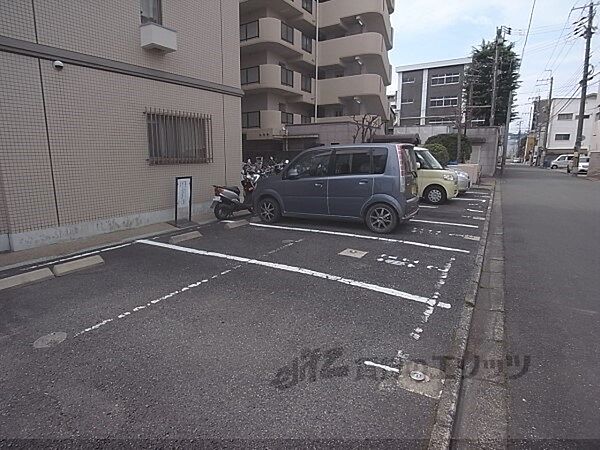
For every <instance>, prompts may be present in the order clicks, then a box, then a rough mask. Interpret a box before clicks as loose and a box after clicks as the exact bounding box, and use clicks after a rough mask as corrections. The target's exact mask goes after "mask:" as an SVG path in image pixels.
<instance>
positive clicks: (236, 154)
mask: <svg viewBox="0 0 600 450" xmlns="http://www.w3.org/2000/svg"><path fill="white" fill-rule="evenodd" d="M33 4H34V5H35V17H36V19H37V29H38V38H39V43H40V44H44V45H49V46H56V47H61V48H64V49H68V50H73V51H77V52H81V53H85V54H89V55H94V56H100V57H104V58H109V59H113V60H118V61H122V62H126V63H129V64H135V65H140V66H145V67H150V68H154V69H159V70H164V71H167V72H170V73H176V74H180V75H186V76H190V77H194V78H196V79H199V80H205V81H211V82H215V83H221V84H224V85H226V86H231V87H234V88H239V27H238V7H239V2H238V1H237V0H219V1H218V2H217V1H213V0H202V1H198V0H177V1H171V0H169V1H163V8H164V9H163V17H164V25H165V26H167V27H172V28H174V29H175V30H177V33H178V50H177V51H176V52H173V53H171V54H164V53H161V52H158V51H148V50H144V49H142V48H141V47H140V37H139V23H140V17H139V0H127V1H125V0H110V1H108V0H107V1H103V2H88V1H85V0H73V1H68V2H66V1H59V0H44V1H42V0H33ZM221 14H222V15H221ZM221 17H222V18H223V23H222V22H221ZM33 24H34V22H33V9H32V1H30V0H11V1H10V2H3V1H0V35H3V36H8V37H12V38H17V39H23V40H29V41H33V42H35V33H34V27H33ZM222 55H223V57H222ZM0 64H1V67H2V76H1V77H0V92H2V95H1V96H0V187H3V189H1V190H0V197H1V198H0V215H1V217H0V239H2V236H3V235H4V236H5V235H6V233H10V235H11V239H13V240H14V242H12V244H13V250H15V249H17V248H15V242H16V245H17V246H20V248H26V247H31V246H36V245H42V244H46V243H50V242H56V241H60V240H65V239H69V238H70V237H71V238H72V237H81V236H84V235H91V234H97V233H101V232H106V231H112V230H114V229H119V228H127V227H135V226H140V225H144V224H146V223H152V222H156V221H160V220H170V219H172V209H173V206H174V205H173V203H174V196H175V192H174V190H175V187H174V184H175V177H177V176H188V175H189V176H192V177H193V202H194V204H195V210H196V211H198V210H201V209H203V208H204V209H205V208H206V207H207V205H208V203H207V202H208V201H209V200H210V198H211V196H212V187H211V184H217V183H225V182H227V183H237V182H238V181H239V170H240V166H241V121H240V118H241V100H240V98H239V97H236V96H232V95H223V94H219V93H213V92H210V91H206V90H201V89H195V88H190V87H183V86H180V85H176V84H171V83H165V82H160V81H154V80H149V79H146V78H139V77H135V76H130V75H122V74H118V73H115V72H110V71H101V70H96V69H92V68H86V67H81V66H77V65H72V64H65V67H64V69H62V70H61V71H57V70H55V69H54V68H53V65H52V61H49V60H41V61H38V59H36V58H32V57H28V56H22V55H16V54H9V53H4V52H0ZM42 91H43V95H42ZM147 107H154V108H161V109H170V110H173V111H182V112H190V113H201V114H210V115H211V117H212V132H213V142H212V146H213V157H214V160H213V162H212V163H209V164H181V165H162V166H151V165H149V164H148V162H147V158H148V142H147V131H146V127H147V126H146V117H145V115H144V110H145V108H147ZM44 109H45V110H46V115H44ZM46 122H47V123H46ZM46 128H47V131H48V132H46ZM3 208H4V209H5V212H3ZM15 236H17V237H18V239H17V238H15ZM15 239H16V240H15ZM0 246H1V243H0ZM0 250H2V248H0Z"/></svg>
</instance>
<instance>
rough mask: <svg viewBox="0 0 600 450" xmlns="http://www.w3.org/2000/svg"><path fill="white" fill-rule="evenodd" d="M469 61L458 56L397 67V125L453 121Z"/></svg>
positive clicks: (441, 123) (450, 122) (445, 123)
mask: <svg viewBox="0 0 600 450" xmlns="http://www.w3.org/2000/svg"><path fill="white" fill-rule="evenodd" d="M470 63H471V58H460V59H450V60H445V61H434V62H429V63H423V64H414V65H409V66H400V67H397V68H396V72H397V74H398V92H397V95H396V98H397V114H398V118H397V121H396V125H397V126H401V127H404V126H416V125H449V124H453V123H454V122H455V121H456V116H457V107H458V105H459V102H461V100H462V95H463V83H464V77H465V69H466V67H467V65H469V64H470Z"/></svg>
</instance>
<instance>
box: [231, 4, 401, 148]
mask: <svg viewBox="0 0 600 450" xmlns="http://www.w3.org/2000/svg"><path fill="white" fill-rule="evenodd" d="M393 10H394V1H393V0H361V1H360V2H359V1H348V0H321V1H319V2H317V1H314V0H268V1H267V0H240V48H241V82H242V88H243V90H244V93H245V96H244V98H243V100H242V127H243V146H244V154H245V156H255V155H259V154H261V155H269V154H274V153H278V152H280V151H282V150H285V149H302V148H307V147H310V146H312V145H316V144H319V143H330V141H337V142H340V143H343V142H346V141H348V139H350V138H349V136H348V131H347V130H348V129H349V128H351V127H350V126H349V125H348V124H349V123H350V122H351V121H352V116H355V117H356V116H362V115H365V114H373V115H378V116H380V117H382V119H383V120H384V121H385V120H388V119H389V114H390V111H389V104H388V100H387V96H386V86H388V85H389V84H390V82H391V66H390V64H389V60H388V55H387V52H388V51H389V50H390V49H391V48H392V40H393V34H392V33H393V30H392V27H391V23H390V14H391V12H393ZM315 113H316V114H315ZM315 116H316V117H315ZM344 130H345V131H344Z"/></svg>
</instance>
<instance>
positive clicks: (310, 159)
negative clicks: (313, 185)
mask: <svg viewBox="0 0 600 450" xmlns="http://www.w3.org/2000/svg"><path fill="white" fill-rule="evenodd" d="M330 157H331V150H324V151H316V152H309V153H307V154H305V155H302V156H301V157H300V158H298V159H297V160H296V161H294V162H292V164H291V165H290V167H289V169H288V171H287V175H288V177H290V178H295V179H297V178H310V177H324V176H327V174H328V172H329V160H330Z"/></svg>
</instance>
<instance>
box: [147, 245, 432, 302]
mask: <svg viewBox="0 0 600 450" xmlns="http://www.w3.org/2000/svg"><path fill="white" fill-rule="evenodd" d="M136 242H138V243H140V244H147V245H153V246H155V247H163V248H168V249H170V250H176V251H179V252H184V253H192V254H195V255H201V256H211V257H214V258H221V259H228V260H230V261H237V262H241V263H245V264H254V265H257V266H262V267H268V268H270V269H277V270H284V271H286V272H293V273H299V274H302V275H309V276H311V277H316V278H321V279H324V280H330V281H336V282H338V283H342V284H347V285H350V286H354V287H358V288H361V289H367V290H369V291H373V292H379V293H380V294H386V295H390V296H392V297H396V298H403V299H405V300H410V301H413V302H417V303H427V302H428V301H429V299H428V298H427V297H422V296H420V295H414V294H409V293H407V292H402V291H399V290H397V289H393V288H387V287H383V286H378V285H376V284H371V283H365V282H362V281H356V280H351V279H349V278H343V277H340V276H337V275H331V274H328V273H324V272H317V271H315V270H310V269H305V268H303V267H296V266H289V265H287V264H278V263H272V262H268V261H259V260H256V259H251V258H244V257H242V256H235V255H226V254H224V253H217V252H209V251H206V250H198V249H195V248H189V247H180V246H178V245H172V244H165V243H163V242H155V241H149V240H146V239H142V240H139V241H136Z"/></svg>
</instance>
